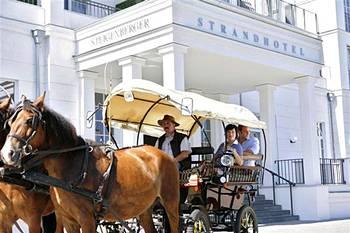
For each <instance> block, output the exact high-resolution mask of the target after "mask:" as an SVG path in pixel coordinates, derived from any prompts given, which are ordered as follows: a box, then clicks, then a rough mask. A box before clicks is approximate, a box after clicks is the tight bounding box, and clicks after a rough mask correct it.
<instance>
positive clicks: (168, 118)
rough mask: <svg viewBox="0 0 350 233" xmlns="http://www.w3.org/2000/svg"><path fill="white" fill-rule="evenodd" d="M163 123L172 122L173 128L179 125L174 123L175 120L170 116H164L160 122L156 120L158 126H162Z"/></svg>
mask: <svg viewBox="0 0 350 233" xmlns="http://www.w3.org/2000/svg"><path fill="white" fill-rule="evenodd" d="M164 121H171V122H173V123H174V124H175V127H176V126H179V125H180V124H179V123H177V122H176V121H175V118H174V117H173V116H170V115H164V117H163V119H162V120H158V125H160V126H162V125H163V123H164Z"/></svg>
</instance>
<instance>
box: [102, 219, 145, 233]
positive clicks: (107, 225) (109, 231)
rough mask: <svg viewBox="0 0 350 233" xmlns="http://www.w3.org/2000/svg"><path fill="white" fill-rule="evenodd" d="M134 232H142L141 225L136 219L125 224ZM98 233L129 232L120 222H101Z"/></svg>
mask: <svg viewBox="0 0 350 233" xmlns="http://www.w3.org/2000/svg"><path fill="white" fill-rule="evenodd" d="M125 223H126V224H127V225H128V227H129V228H131V229H132V230H133V231H132V232H136V233H138V232H140V225H139V223H138V222H137V220H136V219H130V220H128V221H126V222H125ZM96 232H97V233H128V232H129V231H128V230H127V229H126V228H125V227H124V226H123V224H121V223H120V222H115V223H113V222H105V221H101V222H99V223H98V224H97V229H96Z"/></svg>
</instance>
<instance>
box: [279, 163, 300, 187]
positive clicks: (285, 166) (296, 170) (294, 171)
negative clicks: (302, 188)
mask: <svg viewBox="0 0 350 233" xmlns="http://www.w3.org/2000/svg"><path fill="white" fill-rule="evenodd" d="M275 164H276V165H277V173H278V175H280V176H282V177H284V178H286V179H288V180H290V181H292V182H294V183H296V184H304V183H305V179H304V161H303V159H282V160H276V161H275ZM277 184H278V185H283V184H288V183H287V182H286V181H284V180H283V179H280V178H279V179H278V180H277Z"/></svg>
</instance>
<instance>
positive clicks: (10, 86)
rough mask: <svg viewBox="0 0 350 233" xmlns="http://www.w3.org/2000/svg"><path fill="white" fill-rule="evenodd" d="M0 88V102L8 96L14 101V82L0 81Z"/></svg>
mask: <svg viewBox="0 0 350 233" xmlns="http://www.w3.org/2000/svg"><path fill="white" fill-rule="evenodd" d="M0 86H1V87H0V100H2V99H5V98H7V97H8V95H10V96H11V98H12V100H14V94H15V82H13V81H6V80H0Z"/></svg>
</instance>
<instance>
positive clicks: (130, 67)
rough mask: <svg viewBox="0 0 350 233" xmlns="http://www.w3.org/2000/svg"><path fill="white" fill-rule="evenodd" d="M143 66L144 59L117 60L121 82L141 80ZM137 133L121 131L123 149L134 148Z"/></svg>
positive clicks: (141, 137)
mask: <svg viewBox="0 0 350 233" xmlns="http://www.w3.org/2000/svg"><path fill="white" fill-rule="evenodd" d="M144 64H145V59H143V58H140V57H136V56H130V57H125V58H122V59H120V60H119V66H121V67H122V79H123V82H128V81H130V80H132V79H142V66H143V65H144ZM136 143H137V133H135V132H133V131H130V130H122V142H121V145H122V146H123V147H126V146H136ZM142 143H143V135H142V134H140V137H139V144H142Z"/></svg>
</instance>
